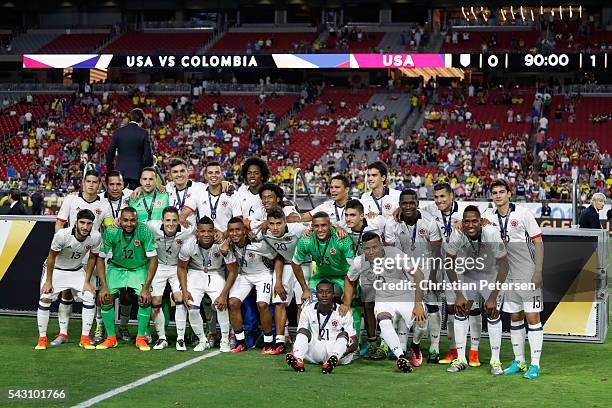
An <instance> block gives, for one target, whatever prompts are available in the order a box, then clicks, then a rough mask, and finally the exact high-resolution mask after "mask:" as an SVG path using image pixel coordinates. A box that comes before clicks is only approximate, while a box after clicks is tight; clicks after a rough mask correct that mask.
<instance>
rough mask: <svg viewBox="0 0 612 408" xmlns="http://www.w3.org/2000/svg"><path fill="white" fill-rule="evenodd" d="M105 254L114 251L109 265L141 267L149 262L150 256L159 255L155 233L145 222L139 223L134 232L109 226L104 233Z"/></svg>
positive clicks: (128, 267)
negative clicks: (126, 231)
mask: <svg viewBox="0 0 612 408" xmlns="http://www.w3.org/2000/svg"><path fill="white" fill-rule="evenodd" d="M100 252H101V253H102V254H104V255H107V254H109V253H110V252H112V258H110V259H109V260H108V263H109V266H110V265H112V266H115V267H117V268H122V269H141V268H143V267H146V266H147V264H148V263H149V259H148V258H150V257H153V256H157V245H156V244H155V242H154V240H153V233H152V232H151V231H150V230H149V227H147V226H146V225H145V224H142V223H140V222H139V223H138V224H137V225H136V229H135V230H134V232H133V233H132V234H126V233H124V232H123V229H121V228H117V227H109V228H107V229H106V231H104V234H103V235H102V249H101V250H100Z"/></svg>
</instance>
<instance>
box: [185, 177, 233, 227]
mask: <svg viewBox="0 0 612 408" xmlns="http://www.w3.org/2000/svg"><path fill="white" fill-rule="evenodd" d="M185 207H187V208H189V209H190V210H192V211H193V212H194V213H197V214H198V217H199V218H203V217H209V218H210V219H212V220H213V222H214V223H215V228H216V229H218V230H219V231H225V230H227V222H228V221H229V220H230V218H232V215H233V210H232V197H230V196H228V195H227V194H225V193H221V194H219V195H214V194H211V193H210V191H208V187H206V188H205V189H204V190H203V191H202V192H201V193H198V194H192V195H190V196H189V197H188V198H187V202H186V203H185ZM192 216H193V217H194V218H193V220H194V221H195V215H194V214H192ZM189 221H190V222H191V223H192V224H193V221H192V218H191V217H190V218H189Z"/></svg>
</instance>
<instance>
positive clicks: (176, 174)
mask: <svg viewBox="0 0 612 408" xmlns="http://www.w3.org/2000/svg"><path fill="white" fill-rule="evenodd" d="M169 167H170V178H171V179H172V180H171V181H169V182H168V183H167V184H166V192H167V193H168V195H169V202H170V205H171V206H173V207H175V208H176V209H177V210H178V211H179V213H180V212H181V211H182V210H183V208H185V205H186V204H187V202H188V201H189V200H190V199H192V198H193V200H194V201H195V202H198V201H201V200H202V199H203V197H204V196H205V195H206V185H205V184H204V183H200V182H199V181H194V180H190V179H189V169H188V168H187V163H186V162H185V161H184V160H182V159H173V160H171V161H170V164H169ZM219 183H220V181H219ZM197 214H198V213H197V212H195V213H193V212H192V213H191V214H189V216H188V217H187V220H188V221H189V222H190V223H191V224H192V225H195V223H196V221H197ZM194 228H195V227H194Z"/></svg>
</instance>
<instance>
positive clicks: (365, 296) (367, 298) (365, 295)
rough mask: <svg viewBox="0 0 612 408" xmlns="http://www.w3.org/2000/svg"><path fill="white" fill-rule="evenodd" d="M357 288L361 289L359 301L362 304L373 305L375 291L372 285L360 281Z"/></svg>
mask: <svg viewBox="0 0 612 408" xmlns="http://www.w3.org/2000/svg"><path fill="white" fill-rule="evenodd" d="M359 286H360V287H361V301H362V302H364V303H374V301H375V300H376V289H374V285H373V284H371V283H369V282H367V283H366V282H362V281H361V280H360V281H359Z"/></svg>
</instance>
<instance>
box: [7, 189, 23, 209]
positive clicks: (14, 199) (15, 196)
mask: <svg viewBox="0 0 612 408" xmlns="http://www.w3.org/2000/svg"><path fill="white" fill-rule="evenodd" d="M7 201H8V203H9V205H10V206H11V208H10V209H9V212H8V215H26V214H27V212H26V209H25V205H23V203H22V202H21V193H20V192H19V190H11V191H10V193H9V197H8V200H7Z"/></svg>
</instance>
